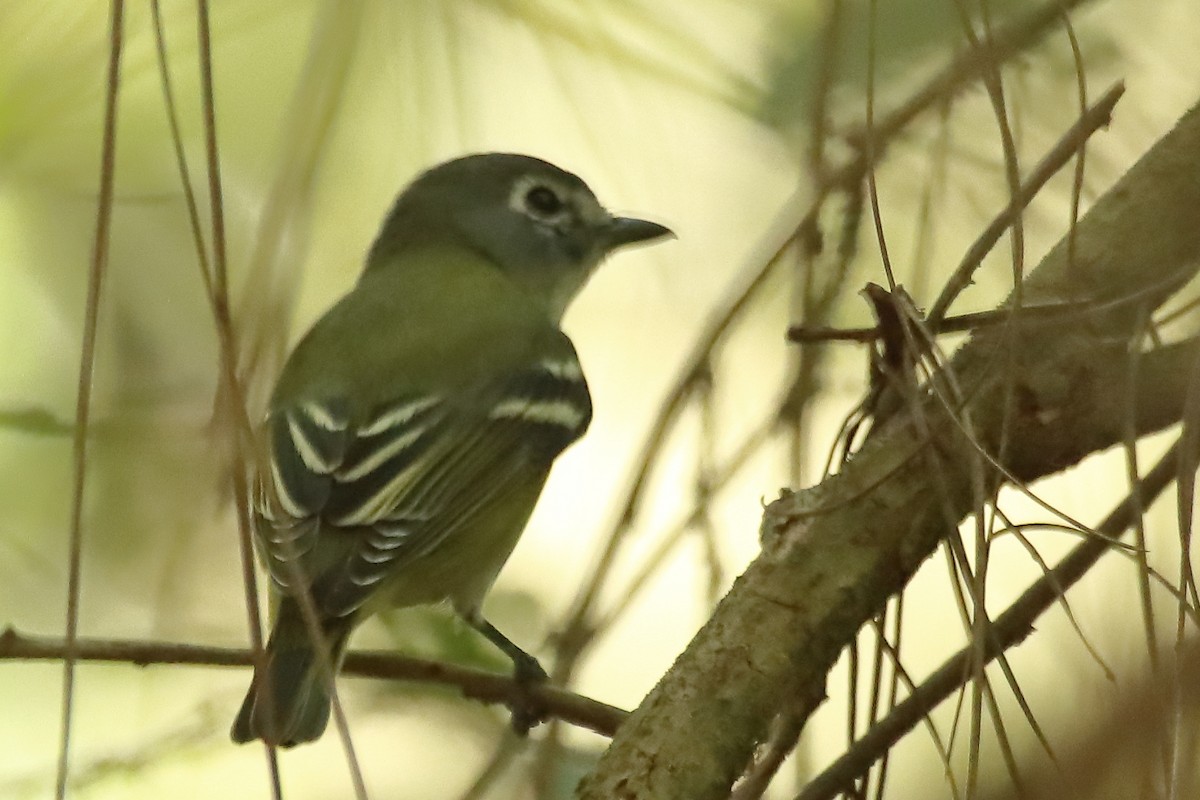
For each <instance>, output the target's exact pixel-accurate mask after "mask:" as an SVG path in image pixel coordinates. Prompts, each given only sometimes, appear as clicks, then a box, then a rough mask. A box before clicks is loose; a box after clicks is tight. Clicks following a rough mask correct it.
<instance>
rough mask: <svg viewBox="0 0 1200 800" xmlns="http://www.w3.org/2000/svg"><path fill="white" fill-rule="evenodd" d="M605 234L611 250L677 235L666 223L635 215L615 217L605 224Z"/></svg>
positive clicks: (606, 242)
mask: <svg viewBox="0 0 1200 800" xmlns="http://www.w3.org/2000/svg"><path fill="white" fill-rule="evenodd" d="M604 234H605V244H606V245H607V249H608V250H610V251H611V250H616V249H617V248H618V247H624V246H625V245H627V244H639V243H641V242H649V241H652V240H654V239H661V238H663V237H664V236H674V235H675V234H674V232H673V231H672V230H671V229H670V228H668V227H666V226H665V225H659V224H658V223H657V222H650V221H649V220H645V219H634V218H633V217H613V218H612V219H611V220H609V223H608V225H607V226H605V231H604Z"/></svg>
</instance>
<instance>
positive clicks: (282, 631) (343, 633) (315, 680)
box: [230, 598, 352, 747]
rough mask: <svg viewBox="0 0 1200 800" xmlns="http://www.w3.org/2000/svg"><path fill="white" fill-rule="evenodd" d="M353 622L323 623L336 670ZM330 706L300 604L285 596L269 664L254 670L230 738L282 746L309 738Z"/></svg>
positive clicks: (269, 645)
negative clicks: (257, 740)
mask: <svg viewBox="0 0 1200 800" xmlns="http://www.w3.org/2000/svg"><path fill="white" fill-rule="evenodd" d="M351 627H352V623H351V620H350V619H349V618H339V619H335V620H329V621H324V622H323V624H322V629H323V632H324V634H325V641H326V642H328V643H329V656H330V663H331V664H332V666H333V670H334V673H336V672H337V669H338V667H340V666H341V663H342V656H343V654H344V653H345V650H346V641H347V640H348V639H349V638H350V631H351ZM329 707H330V694H329V686H328V684H327V682H326V680H325V677H324V675H323V670H322V669H321V664H320V661H319V657H318V655H317V652H316V650H314V649H313V645H312V641H311V637H310V636H309V632H308V628H307V626H306V625H305V623H304V617H303V616H302V614H301V611H300V604H299V603H298V602H297V601H296V600H294V599H292V598H284V600H283V601H282V602H281V603H280V604H279V614H278V616H277V617H276V620H275V627H274V629H273V630H272V631H271V639H270V641H268V642H267V649H266V654H265V663H264V664H263V667H262V669H261V670H258V669H256V670H255V671H254V678H253V680H252V681H251V683H250V691H249V692H247V693H246V699H245V700H244V701H243V702H242V708H241V711H239V712H238V715H237V719H236V720H234V723H233V729H232V730H231V731H230V737H231V738H232V739H233V741H235V742H237V743H238V744H242V743H244V742H250V741H253V740H255V739H262V740H263V741H264V742H267V743H268V744H274V745H277V746H280V747H291V746H292V745H296V744H302V743H304V742H311V741H314V740H316V739H318V738H320V736H321V734H322V733H323V732H324V731H325V726H326V725H327V724H328V723H329Z"/></svg>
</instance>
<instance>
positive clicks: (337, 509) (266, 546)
mask: <svg viewBox="0 0 1200 800" xmlns="http://www.w3.org/2000/svg"><path fill="white" fill-rule="evenodd" d="M568 349H569V348H568ZM346 408H347V405H346V403H344V402H342V401H340V400H339V399H338V398H327V399H323V400H308V401H306V402H302V403H298V404H294V405H291V406H289V407H285V408H280V409H277V410H275V411H274V412H273V413H272V414H271V416H270V417H269V418H268V421H267V432H268V435H269V439H270V469H269V474H264V475H261V476H260V480H259V482H258V486H259V491H258V493H257V500H256V513H257V516H258V519H259V526H258V527H259V533H260V537H259V541H260V545H261V546H262V548H263V550H264V553H265V555H266V561H267V564H268V568H269V571H270V574H271V576H272V578H273V580H274V581H275V583H276V584H278V585H279V587H280V588H281V589H286V588H287V587H288V586H289V585H292V584H293V582H294V578H295V577H296V568H297V567H300V570H301V574H302V575H303V576H304V579H305V581H306V582H307V583H309V584H310V585H311V587H312V589H311V590H312V592H313V596H314V600H315V601H316V602H317V605H318V608H319V609H320V611H321V612H322V613H323V614H326V615H339V616H340V615H344V614H348V613H352V612H353V611H355V610H357V609H358V608H359V607H360V606H361V605H362V604H363V603H364V602H365V601H366V599H367V598H368V597H369V596H370V595H371V594H372V592H373V591H374V590H375V589H376V588H377V587H378V585H379V583H380V582H381V581H382V580H383V578H384V577H385V576H386V575H387V574H388V573H389V572H390V571H392V570H393V569H395V568H396V567H398V566H399V565H401V564H403V563H405V562H407V561H409V560H411V559H414V558H419V557H421V556H422V555H424V554H426V553H429V552H430V551H431V550H433V549H434V548H436V547H437V546H438V545H439V544H440V543H441V542H442V541H444V540H445V538H446V537H447V536H449V535H451V534H453V532H454V531H455V530H457V529H459V528H461V527H462V526H463V525H464V524H466V523H467V522H469V521H470V520H472V519H473V518H475V517H476V515H477V514H479V512H480V511H481V510H483V509H486V508H489V507H491V506H492V504H494V503H496V502H498V501H500V500H502V499H503V498H504V497H506V496H508V495H509V493H510V492H514V491H519V490H520V489H521V488H522V482H523V481H527V480H528V476H529V474H530V472H529V471H530V468H531V467H532V468H535V469H540V470H542V471H544V470H546V469H548V468H549V465H550V463H551V461H553V459H554V457H555V456H557V455H558V453H559V452H561V451H562V449H563V448H565V447H566V446H567V445H569V444H570V443H571V442H573V441H574V440H575V439H577V438H578V437H579V436H581V435H582V434H583V431H584V430H585V429H586V427H587V425H588V422H589V421H590V419H591V401H590V397H589V395H588V390H587V385H586V383H585V381H584V379H583V374H582V372H581V371H580V369H579V364H578V361H577V360H576V359H575V355H574V352H573V351H571V352H569V353H567V354H565V355H563V354H559V355H557V356H555V357H547V358H542V359H540V360H536V361H533V362H530V363H528V364H527V365H525V367H524V368H522V369H519V370H516V371H510V372H507V373H506V374H505V375H504V376H503V377H499V376H493V377H491V378H488V379H485V380H484V381H483V382H481V383H479V384H477V385H471V386H468V387H466V388H465V389H464V390H460V391H457V392H455V393H454V395H453V396H446V395H439V394H434V393H425V394H421V393H418V394H413V395H409V396H404V397H398V398H396V399H395V400H394V401H392V402H391V403H390V404H387V405H384V406H381V407H379V408H376V409H373V410H372V411H371V412H370V413H369V414H368V415H367V418H366V419H365V421H363V422H360V423H358V424H353V423H352V422H351V421H350V419H349V415H348V414H347V412H346V410H345V409H346ZM264 472H268V471H267V470H264Z"/></svg>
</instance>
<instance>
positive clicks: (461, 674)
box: [0, 627, 627, 736]
mask: <svg viewBox="0 0 1200 800" xmlns="http://www.w3.org/2000/svg"><path fill="white" fill-rule="evenodd" d="M74 652H75V658H76V660H77V661H100V662H110V663H119V664H131V665H133V666H138V667H147V666H155V665H170V664H178V665H190V666H201V667H244V666H249V665H251V664H253V656H252V654H251V651H249V650H246V649H243V648H238V647H208V646H204V645H193V644H177V643H173V642H155V641H143V640H130V639H91V638H78V637H77V638H76V640H75V649H74ZM66 655H67V644H66V640H65V639H60V638H58V637H53V636H30V635H28V634H23V633H19V632H18V631H17V630H16V629H15V628H12V627H9V628H7V629H5V630H4V631H3V632H2V633H0V661H54V660H59V659H63V658H66ZM342 672H343V673H344V674H346V675H353V676H358V677H363V678H380V679H388V680H406V681H416V682H419V683H429V684H437V685H441V686H453V687H456V688H458V689H459V690H461V692H462V694H463V696H464V697H466V698H468V699H471V700H478V701H480V702H482V703H488V704H502V703H507V702H510V701H511V700H512V696H513V692H514V690H515V686H516V684H515V682H514V679H513V677H512V676H511V675H505V674H500V673H493V672H487V671H485V670H480V669H473V668H471V667H462V666H458V665H455V664H446V663H443V662H440V661H431V660H429V659H423V658H414V657H411V656H403V655H399V654H397V653H390V652H383V651H369V650H359V651H354V652H351V653H349V654H348V655H347V656H346V663H345V665H344V666H343V667H342ZM523 689H524V690H527V691H529V692H530V693H531V694H532V695H533V698H534V699H535V700H537V701H538V702H539V703H544V704H545V706H546V709H547V711H548V713H549V714H550V715H552V716H554V717H556V718H558V719H561V720H563V721H564V722H567V723H570V724H572V725H577V726H579V727H581V728H587V729H588V730H590V731H594V732H595V733H598V734H600V735H602V736H611V735H612V734H613V733H615V732H616V730H617V728H618V727H620V725H621V722H622V721H624V719H625V717H626V716H627V712H625V711H623V710H621V709H619V708H617V707H616V706H610V705H608V704H607V703H601V702H599V701H598V700H592V699H591V698H588V697H584V696H583V695H579V694H575V693H573V692H569V691H566V690H565V689H558V688H555V687H553V686H549V685H545V684H539V685H536V686H531V687H523Z"/></svg>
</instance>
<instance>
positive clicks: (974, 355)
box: [580, 107, 1200, 800]
mask: <svg viewBox="0 0 1200 800" xmlns="http://www.w3.org/2000/svg"><path fill="white" fill-rule="evenodd" d="M1197 208H1200V107H1197V108H1193V109H1192V111H1190V112H1189V113H1188V114H1187V115H1186V116H1185V117H1184V118H1183V119H1182V120H1181V121H1180V123H1179V124H1178V126H1177V127H1176V128H1175V129H1174V130H1173V131H1171V132H1170V133H1169V134H1167V135H1166V136H1165V137H1163V139H1161V140H1160V141H1159V142H1158V143H1157V144H1156V145H1155V146H1154V147H1153V148H1152V149H1151V150H1150V151H1149V152H1148V153H1146V155H1145V156H1143V157H1142V158H1141V159H1140V160H1139V161H1138V163H1137V164H1136V165H1134V167H1133V168H1132V169H1130V170H1129V172H1128V173H1127V174H1126V175H1125V176H1124V177H1123V178H1122V179H1121V180H1120V181H1119V182H1118V183H1117V185H1116V186H1114V187H1113V188H1112V189H1111V190H1110V191H1109V192H1108V193H1107V194H1105V196H1104V197H1102V198H1101V199H1100V200H1099V201H1098V202H1097V203H1096V205H1095V206H1094V207H1093V208H1092V209H1091V211H1089V212H1088V214H1087V215H1086V216H1085V217H1084V219H1082V220H1081V221H1080V223H1079V224H1078V226H1077V228H1076V230H1075V231H1074V237H1075V240H1074V248H1073V251H1074V261H1073V262H1070V261H1069V259H1068V254H1069V252H1071V249H1072V248H1070V247H1069V246H1068V241H1067V239H1066V238H1064V239H1063V241H1061V242H1060V243H1059V244H1058V245H1057V246H1056V247H1055V248H1054V249H1053V250H1051V252H1050V253H1049V254H1048V255H1047V256H1046V258H1045V259H1044V260H1043V261H1042V263H1041V264H1040V265H1039V267H1038V268H1037V269H1036V270H1035V271H1034V272H1033V273H1031V274H1030V275H1029V277H1028V279H1027V280H1026V281H1025V282H1024V285H1023V287H1022V289H1023V290H1022V302H1023V303H1028V304H1030V305H1034V304H1045V303H1054V302H1064V303H1071V304H1078V303H1080V302H1081V301H1083V302H1092V303H1096V304H1100V306H1099V307H1097V310H1095V311H1094V312H1093V313H1091V314H1088V315H1086V316H1083V317H1081V316H1080V315H1078V314H1069V315H1064V317H1063V318H1062V319H1058V320H1050V321H1047V320H1046V319H1044V318H1039V319H1033V318H1030V319H1027V320H1022V319H1021V317H1020V315H1019V313H1018V314H1017V315H1016V317H1015V319H1014V321H1013V322H1012V323H1010V324H1009V325H1007V326H997V327H994V328H992V329H989V330H987V331H984V332H982V333H980V334H977V335H976V336H974V337H973V338H972V339H971V340H970V341H969V342H968V343H967V344H966V345H965V346H964V347H963V348H962V349H961V350H960V351H959V352H958V353H957V354H956V356H955V357H954V359H953V361H952V363H951V365H950V369H951V371H952V372H953V375H954V379H955V382H956V384H957V386H958V388H959V389H960V390H961V392H962V396H963V397H964V398H966V399H967V403H966V406H965V408H962V409H959V410H958V411H956V412H953V413H952V412H951V411H948V410H947V409H946V407H945V406H944V405H943V404H942V402H941V400H940V399H939V398H937V397H934V396H932V394H930V395H927V396H926V397H925V398H924V399H923V400H922V402H921V404H920V407H919V409H914V410H911V411H907V412H905V413H902V414H899V415H897V416H896V417H895V418H894V419H893V420H892V421H891V422H890V423H889V424H888V425H887V427H886V428H885V429H884V430H882V431H881V432H880V434H879V435H878V436H876V437H875V438H874V439H873V440H872V442H871V443H870V444H869V445H868V446H867V447H866V448H864V450H863V451H862V452H861V453H859V454H858V455H857V456H856V457H855V458H854V460H853V461H852V462H851V463H850V464H848V465H847V467H846V468H845V470H844V471H843V472H842V473H841V474H839V475H837V476H835V477H834V478H832V479H829V480H827V481H825V482H824V483H822V484H821V485H820V486H818V487H814V488H813V489H809V490H807V491H804V492H800V493H789V494H785V496H783V497H782V498H780V500H778V501H776V502H775V503H773V504H771V506H770V507H769V508H768V509H767V512H766V514H765V518H764V522H763V526H764V534H766V541H767V542H768V545H767V546H766V547H765V549H764V551H763V553H762V554H761V555H760V556H759V557H758V558H757V559H756V560H755V561H754V563H752V564H751V565H750V567H749V568H748V569H747V570H746V572H745V573H744V574H743V575H742V576H741V577H740V578H739V579H738V580H737V582H736V583H735V584H734V586H733V588H732V589H731V590H730V592H729V594H728V595H727V596H726V597H725V598H724V600H722V602H721V603H720V605H719V606H718V607H717V609H716V611H715V613H714V614H713V616H712V618H711V619H710V620H709V622H708V623H707V624H706V625H705V626H704V628H703V629H702V630H701V631H700V632H699V633H698V634H697V635H696V637H695V639H693V640H692V642H691V644H690V645H689V646H688V648H687V649H686V650H685V651H684V653H683V654H682V655H681V656H680V657H679V659H678V660H677V661H676V663H675V665H674V666H673V667H672V668H671V670H670V671H669V672H668V673H667V674H666V675H665V676H664V677H663V678H662V680H661V681H660V682H659V684H658V686H656V687H655V688H654V690H653V691H652V692H651V693H650V694H649V695H648V696H647V697H646V699H645V700H644V701H643V702H642V704H641V706H640V707H639V708H638V709H637V711H635V712H634V714H633V715H632V716H631V717H630V719H629V720H628V721H627V722H626V723H625V724H624V725H623V726H622V727H621V729H620V730H619V731H618V733H617V736H616V737H615V738H614V740H613V742H612V745H611V746H610V747H609V749H608V751H607V752H606V753H605V754H604V756H603V757H602V759H601V760H600V762H599V764H598V765H597V767H596V769H595V770H594V771H593V772H592V774H590V775H589V776H588V777H587V778H585V780H584V782H583V783H582V784H581V787H580V796H581V797H583V798H586V799H587V800H601V798H603V800H612V799H613V798H621V799H622V800H633V799H634V798H636V799H637V800H650V798H655V799H657V798H662V799H663V800H676V799H677V798H689V800H706V799H707V798H713V799H714V800H715V799H716V798H724V797H727V796H728V793H729V789H730V786H731V784H732V782H733V781H734V779H735V778H736V777H737V776H738V775H739V774H740V773H741V771H742V770H743V768H744V767H745V765H746V764H747V763H748V761H749V759H750V756H751V754H752V752H753V750H754V748H755V746H756V745H757V744H758V743H759V742H760V741H762V739H763V738H764V736H765V734H766V731H767V726H768V723H769V722H770V720H771V719H772V718H773V717H774V715H775V714H776V712H778V711H779V709H780V708H781V707H784V706H792V705H794V704H795V703H796V702H797V700H798V699H800V698H810V697H813V696H814V695H815V696H820V694H821V693H822V692H823V691H824V681H825V675H826V673H827V672H828V670H829V669H830V667H831V666H832V665H833V663H834V661H835V660H836V658H837V656H838V654H839V652H840V651H841V650H842V648H843V647H844V646H845V645H846V644H847V643H848V642H849V641H851V639H852V638H853V637H854V636H855V634H856V633H857V631H858V630H859V628H860V627H861V626H862V625H863V624H864V623H865V622H866V621H867V620H868V619H870V617H871V616H872V615H874V614H876V613H877V612H878V611H879V610H880V609H881V608H882V607H883V604H884V602H885V601H886V600H887V598H888V597H890V596H891V595H893V594H895V593H896V592H898V591H900V590H901V589H903V588H904V586H905V585H906V583H907V582H908V580H909V579H910V578H911V577H912V575H913V574H914V573H915V571H916V569H917V567H918V566H920V564H921V562H922V561H923V560H924V559H925V558H926V557H927V556H929V555H930V554H931V553H932V552H933V551H934V549H935V548H936V547H937V546H938V544H939V543H940V542H941V541H942V540H943V538H944V537H945V536H946V534H947V533H948V532H949V531H950V530H952V529H953V527H954V526H956V525H957V524H958V523H959V521H961V519H963V518H964V517H965V516H966V515H967V514H969V513H970V512H971V511H972V510H973V509H974V508H976V507H977V505H978V501H979V499H980V496H981V494H985V493H986V491H987V489H988V488H989V485H990V484H992V483H994V482H996V481H998V480H999V479H1000V476H999V475H998V474H997V472H996V471H995V470H994V469H992V468H990V467H988V466H987V465H986V462H984V461H983V460H982V459H981V458H980V457H979V455H978V454H977V451H976V449H975V448H976V445H982V446H983V447H984V448H985V449H986V450H987V451H988V452H989V453H990V454H991V455H992V456H995V457H997V458H999V454H1000V453H1001V452H1003V457H1002V459H1001V461H1002V463H1003V465H1004V467H1005V468H1006V470H1007V471H1008V473H1009V474H1011V475H1013V476H1015V477H1016V478H1018V479H1020V480H1023V481H1032V480H1035V479H1037V478H1040V477H1043V476H1045V475H1049V474H1052V473H1054V472H1058V471H1061V470H1063V469H1065V468H1066V467H1069V466H1071V465H1073V464H1075V463H1077V462H1078V461H1079V460H1080V459H1082V458H1084V457H1085V456H1087V455H1088V454H1090V453H1093V452H1096V451H1098V450H1101V449H1104V448H1107V447H1109V446H1112V445H1113V444H1116V443H1118V442H1119V441H1121V438H1122V432H1123V429H1124V428H1123V425H1124V420H1125V419H1127V418H1126V417H1124V416H1122V415H1123V414H1128V410H1127V409H1128V406H1127V405H1126V404H1127V403H1128V402H1129V398H1130V397H1131V396H1132V395H1130V394H1124V392H1126V391H1130V390H1131V389H1132V387H1128V386H1126V385H1125V383H1124V379H1123V378H1122V376H1123V375H1125V374H1127V373H1126V371H1125V370H1124V369H1123V368H1122V365H1123V362H1124V359H1123V357H1122V354H1123V353H1124V352H1125V348H1126V346H1127V342H1128V341H1129V339H1130V338H1131V337H1132V336H1133V335H1134V334H1135V333H1137V329H1138V326H1139V325H1140V320H1142V319H1143V318H1144V314H1145V313H1147V311H1148V310H1151V309H1154V308H1156V307H1158V306H1159V305H1160V304H1161V303H1162V302H1163V301H1164V300H1165V299H1166V298H1168V297H1169V296H1170V295H1171V294H1173V293H1174V292H1175V290H1176V289H1177V288H1178V287H1179V286H1180V285H1181V284H1182V283H1183V282H1185V281H1186V280H1187V279H1189V278H1190V277H1191V276H1192V275H1193V273H1194V272H1195V271H1196V269H1197V267H1198V265H1200V224H1198V222H1197V217H1196V209H1197ZM1143 385H1145V384H1143ZM1153 389H1154V391H1153V392H1147V393H1140V394H1139V397H1140V399H1141V400H1142V402H1141V403H1139V405H1138V407H1137V427H1138V430H1139V432H1140V433H1146V432H1149V431H1152V430H1155V429H1158V428H1161V427H1163V426H1166V425H1168V424H1170V423H1171V422H1173V421H1175V420H1177V419H1179V417H1180V414H1181V413H1182V410H1183V395H1184V390H1183V384H1182V382H1181V380H1177V381H1176V383H1175V385H1173V386H1171V387H1169V388H1164V387H1163V386H1162V385H1159V386H1154V387H1153ZM1010 398H1011V399H1012V400H1013V402H1012V404H1011V406H1009V405H1006V404H1007V402H1008V400H1009V399H1010ZM964 411H965V412H966V413H967V414H968V415H969V418H970V430H971V434H972V435H971V437H970V438H971V440H970V441H969V440H968V437H966V436H965V435H964V433H963V428H962V422H961V420H962V419H963V417H964V414H963V412H964ZM1006 415H1007V416H1006ZM1002 430H1003V441H1004V447H1003V448H1001V447H1000V442H1001V438H1002Z"/></svg>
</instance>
